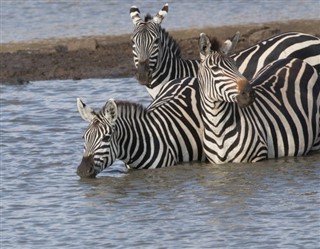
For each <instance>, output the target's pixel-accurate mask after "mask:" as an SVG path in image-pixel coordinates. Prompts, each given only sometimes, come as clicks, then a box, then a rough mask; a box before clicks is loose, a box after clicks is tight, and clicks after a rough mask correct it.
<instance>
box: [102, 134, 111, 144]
mask: <svg viewBox="0 0 320 249" xmlns="http://www.w3.org/2000/svg"><path fill="white" fill-rule="evenodd" d="M101 141H102V142H105V143H107V142H109V141H110V135H106V136H104V137H103V138H102V139H101Z"/></svg>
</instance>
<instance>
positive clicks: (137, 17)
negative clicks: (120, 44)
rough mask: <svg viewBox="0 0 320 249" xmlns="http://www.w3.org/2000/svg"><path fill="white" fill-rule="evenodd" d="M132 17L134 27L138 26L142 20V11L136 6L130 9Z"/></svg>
mask: <svg viewBox="0 0 320 249" xmlns="http://www.w3.org/2000/svg"><path fill="white" fill-rule="evenodd" d="M130 17H131V19H132V22H133V24H134V25H136V24H137V22H138V21H140V20H141V17H140V10H139V9H138V8H137V7H136V6H131V8H130Z"/></svg>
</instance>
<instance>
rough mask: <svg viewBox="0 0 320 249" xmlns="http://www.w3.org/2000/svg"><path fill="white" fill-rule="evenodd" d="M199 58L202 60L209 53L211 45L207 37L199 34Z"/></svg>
mask: <svg viewBox="0 0 320 249" xmlns="http://www.w3.org/2000/svg"><path fill="white" fill-rule="evenodd" d="M199 51H200V57H201V59H203V58H204V57H205V56H206V55H208V54H210V52H211V43H210V39H209V37H208V36H207V35H206V34H205V33H201V34H200V37H199Z"/></svg>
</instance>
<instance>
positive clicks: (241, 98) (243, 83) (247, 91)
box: [236, 80, 255, 108]
mask: <svg viewBox="0 0 320 249" xmlns="http://www.w3.org/2000/svg"><path fill="white" fill-rule="evenodd" d="M238 89H239V93H238V95H237V97H236V99H237V103H238V105H239V106H240V107H241V108H244V107H247V106H249V105H251V104H252V103H253V102H254V99H255V93H254V89H253V88H252V86H251V85H250V83H249V82H248V81H247V80H240V81H239V82H238Z"/></svg>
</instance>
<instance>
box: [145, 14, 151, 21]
mask: <svg viewBox="0 0 320 249" xmlns="http://www.w3.org/2000/svg"><path fill="white" fill-rule="evenodd" d="M151 19H152V16H151V15H150V14H149V13H148V14H146V16H145V17H144V22H147V21H150V20H151Z"/></svg>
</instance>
